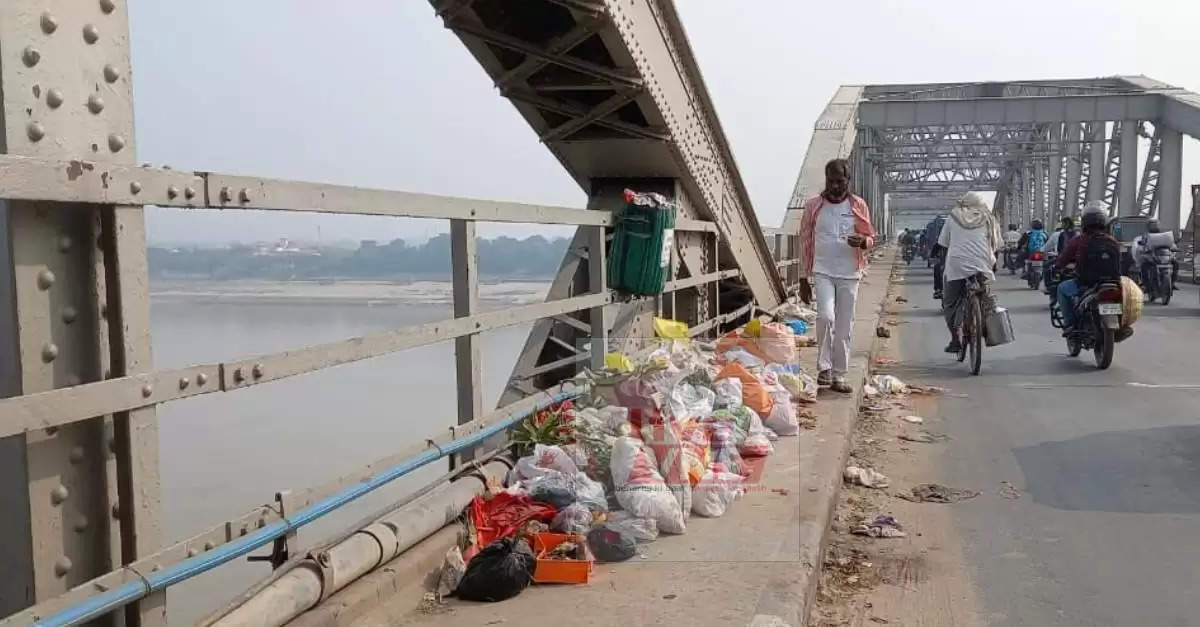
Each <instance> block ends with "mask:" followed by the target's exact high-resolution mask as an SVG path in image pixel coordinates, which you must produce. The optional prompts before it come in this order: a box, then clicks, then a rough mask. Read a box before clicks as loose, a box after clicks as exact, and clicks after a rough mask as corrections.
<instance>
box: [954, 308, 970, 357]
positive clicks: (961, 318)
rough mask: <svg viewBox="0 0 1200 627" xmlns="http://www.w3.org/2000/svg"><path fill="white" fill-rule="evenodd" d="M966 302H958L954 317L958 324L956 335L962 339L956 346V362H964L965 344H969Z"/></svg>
mask: <svg viewBox="0 0 1200 627" xmlns="http://www.w3.org/2000/svg"><path fill="white" fill-rule="evenodd" d="M968 298H969V297H968ZM967 300H968V299H963V300H962V301H960V302H959V304H958V314H957V315H956V316H955V320H957V322H958V335H959V337H960V338H962V341H961V342H960V343H959V345H958V360H959V361H966V359H967V344H969V343H970V339H971V335H970V329H969V326H970V324H971V321H970V320H968V318H969V317H970V316H968V315H967Z"/></svg>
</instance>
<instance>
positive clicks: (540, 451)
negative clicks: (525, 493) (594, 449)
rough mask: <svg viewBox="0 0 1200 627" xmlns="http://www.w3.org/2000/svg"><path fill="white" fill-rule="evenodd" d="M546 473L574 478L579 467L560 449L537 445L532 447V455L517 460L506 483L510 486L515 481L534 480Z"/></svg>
mask: <svg viewBox="0 0 1200 627" xmlns="http://www.w3.org/2000/svg"><path fill="white" fill-rule="evenodd" d="M547 471H555V472H561V473H563V474H565V475H569V476H572V477H574V476H575V473H577V472H579V467H578V466H576V465H575V462H574V461H572V460H571V456H570V454H568V453H567V452H566V451H564V450H562V448H560V447H558V446H548V445H545V444H537V445H535V446H534V447H533V455H528V456H525V457H522V458H521V459H518V460H517V463H516V465H515V466H513V469H512V470H510V471H509V473H508V482H509V484H510V485H511V484H513V483H516V482H517V481H525V480H528V479H534V478H536V477H541V476H542V475H545V474H547Z"/></svg>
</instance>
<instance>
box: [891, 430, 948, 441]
mask: <svg viewBox="0 0 1200 627" xmlns="http://www.w3.org/2000/svg"><path fill="white" fill-rule="evenodd" d="M896 438H897V439H900V440H904V441H905V442H921V443H924V444H933V443H934V442H944V441H946V440H949V439H950V436H948V435H945V434H942V433H930V432H928V431H921V432H920V433H901V434H900V435H898V436H896Z"/></svg>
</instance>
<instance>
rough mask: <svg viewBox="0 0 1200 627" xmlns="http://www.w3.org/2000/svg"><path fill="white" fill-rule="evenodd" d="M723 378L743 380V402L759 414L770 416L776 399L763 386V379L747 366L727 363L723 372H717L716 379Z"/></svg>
mask: <svg viewBox="0 0 1200 627" xmlns="http://www.w3.org/2000/svg"><path fill="white" fill-rule="evenodd" d="M721 379H737V380H739V381H741V382H742V404H743V405H745V406H746V407H749V408H750V409H753V410H754V411H755V412H757V413H758V415H759V416H769V415H770V414H771V408H772V407H774V406H775V401H773V400H771V395H770V394H769V393H768V392H767V389H766V388H765V387H763V384H762V381H759V380H758V377H756V376H754V375H753V374H751V373H750V371H749V370H746V367H745V366H743V365H742V364H740V363H738V362H736V361H735V362H732V363H729V364H726V365H725V367H724V368H722V369H721V372H718V373H717V376H716V378H715V379H714V380H717V381H719V380H721Z"/></svg>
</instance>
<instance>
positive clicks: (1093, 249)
mask: <svg viewBox="0 0 1200 627" xmlns="http://www.w3.org/2000/svg"><path fill="white" fill-rule="evenodd" d="M1081 256H1082V259H1080V260H1079V263H1078V264H1077V273H1078V276H1077V278H1078V280H1079V284H1080V285H1084V286H1090V285H1095V284H1097V283H1099V282H1101V281H1116V280H1117V278H1118V277H1120V276H1121V244H1120V243H1119V242H1117V240H1115V239H1112V238H1108V237H1097V236H1093V237H1089V238H1088V240H1087V242H1086V243H1085V244H1084V246H1083V253H1082V255H1081Z"/></svg>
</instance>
